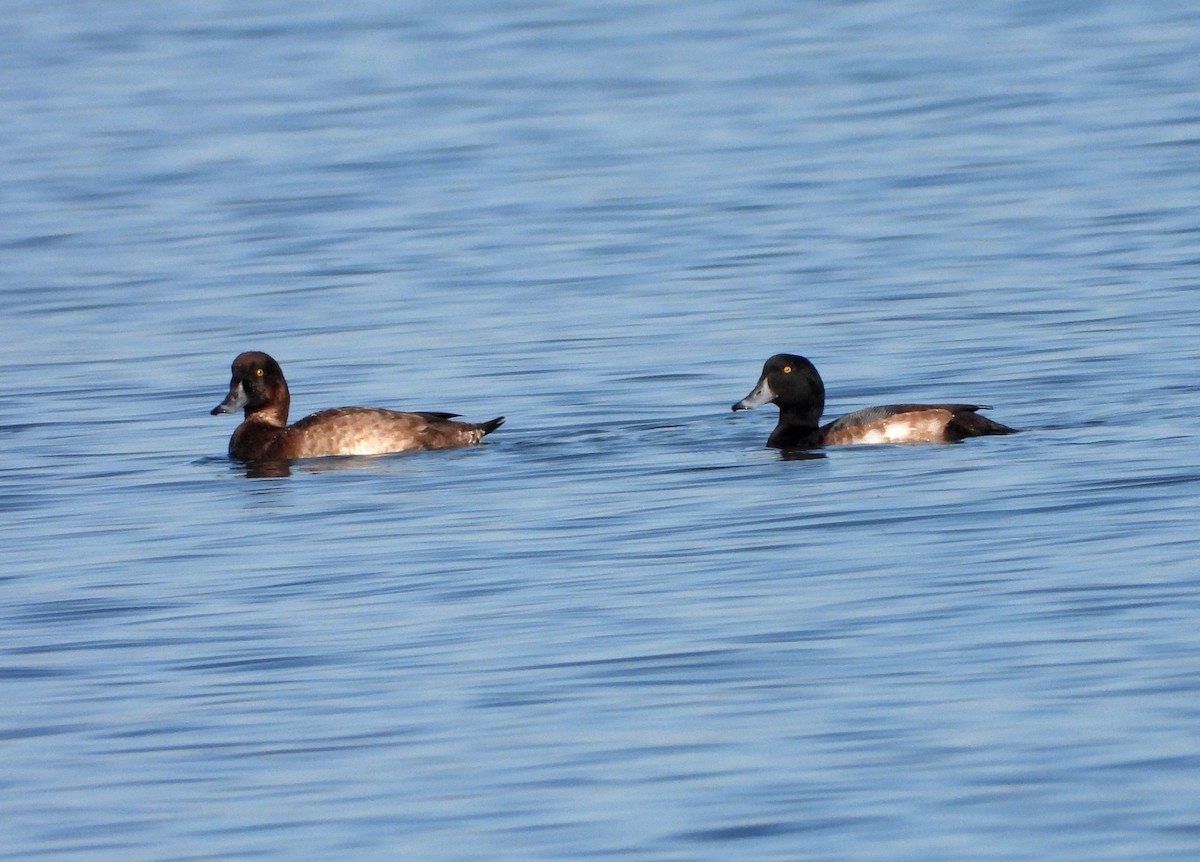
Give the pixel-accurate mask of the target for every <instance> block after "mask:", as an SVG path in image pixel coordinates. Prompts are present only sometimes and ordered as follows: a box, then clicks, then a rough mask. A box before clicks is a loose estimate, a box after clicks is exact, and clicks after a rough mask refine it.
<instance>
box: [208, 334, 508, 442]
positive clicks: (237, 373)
mask: <svg viewBox="0 0 1200 862" xmlns="http://www.w3.org/2000/svg"><path fill="white" fill-rule="evenodd" d="M290 406H291V395H290V394H289V393H288V386H287V382H286V381H285V380H284V379H283V371H282V369H280V367H279V363H278V362H276V361H275V360H274V359H272V358H271V357H270V356H268V355H267V354H265V353H259V352H257V351H250V352H248V353H243V354H241V355H240V356H238V358H237V359H235V360H233V380H232V381H230V383H229V394H228V395H227V396H225V400H224V401H222V402H221V403H220V404H218V405H217V406H216V407H214V408H213V410H212V415H214V416H216V415H217V414H218V413H233V412H234V411H236V410H239V409H242V410H245V418H244V419H243V420H242V424H241V425H239V426H238V427H237V428H236V429H235V430H234V432H233V436H232V437H231V438H229V454H230V455H231V456H232V457H234V458H237V459H239V460H241V461H281V460H290V459H292V458H319V457H322V456H325V455H383V454H386V453H388V452H416V451H424V450H428V449H455V448H458V447H460V446H473V445H475V444H476V443H478V442H479V441H480V440H482V439H483V438H484V437H485V436H486V435H488V434H490V433H491V432H493V431H495V430H496V429H497V428H499V427H500V426H501V425H502V424H503V423H504V417H503V416H500V417H497V418H496V419H493V420H491V421H490V422H484V423H482V424H480V425H475V424H473V423H470V422H453V421H451V420H452V419H453V418H454V417H455V416H457V415H458V414H457V413H399V412H397V411H395V410H381V409H379V408H376V407H336V408H334V409H332V410H321V411H320V412H318V413H313V414H312V415H311V416H306V417H304V418H303V419H301V420H300V421H299V422H297V423H296V424H294V425H288V424H287V419H288V408H289V407H290Z"/></svg>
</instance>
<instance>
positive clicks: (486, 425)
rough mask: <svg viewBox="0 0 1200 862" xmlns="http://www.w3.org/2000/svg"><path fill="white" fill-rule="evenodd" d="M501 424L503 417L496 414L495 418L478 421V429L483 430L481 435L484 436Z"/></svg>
mask: <svg viewBox="0 0 1200 862" xmlns="http://www.w3.org/2000/svg"><path fill="white" fill-rule="evenodd" d="M503 424H504V417H503V416H497V417H496V418H495V419H492V420H489V421H487V422H480V423H479V430H480V431H482V432H483V434H482V436H484V437H486V436H487V435H489V434H491V433H492V432H493V431H495V430H496V429H497V428H499V427H500V426H501V425H503Z"/></svg>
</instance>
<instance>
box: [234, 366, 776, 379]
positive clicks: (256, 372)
mask: <svg viewBox="0 0 1200 862" xmlns="http://www.w3.org/2000/svg"><path fill="white" fill-rule="evenodd" d="M788 370H789V371H790V370H791V369H788ZM254 376H255V377H262V376H263V370H262V369H261V368H255V369H254Z"/></svg>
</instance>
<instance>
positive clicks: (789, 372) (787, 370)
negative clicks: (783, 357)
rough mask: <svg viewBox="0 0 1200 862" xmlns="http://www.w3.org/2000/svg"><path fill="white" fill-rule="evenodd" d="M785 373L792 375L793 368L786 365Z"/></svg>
mask: <svg viewBox="0 0 1200 862" xmlns="http://www.w3.org/2000/svg"><path fill="white" fill-rule="evenodd" d="M783 373H784V374H791V373H792V366H790V365H785V366H783Z"/></svg>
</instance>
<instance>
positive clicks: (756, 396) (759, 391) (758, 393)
mask: <svg viewBox="0 0 1200 862" xmlns="http://www.w3.org/2000/svg"><path fill="white" fill-rule="evenodd" d="M774 400H775V393H774V392H773V391H771V384H769V383H767V379H766V378H765V377H764V378H763V379H762V380H760V381H758V385H757V386H755V387H754V391H753V392H751V393H750V394H749V395H747V396H746V397H745V398H743V399H742V400H741V401H739V402H738V403H737V404H734V405H733V409H734V410H753V409H754V408H755V407H762V406H763V405H764V404H770V403H771V402H772V401H774Z"/></svg>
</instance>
